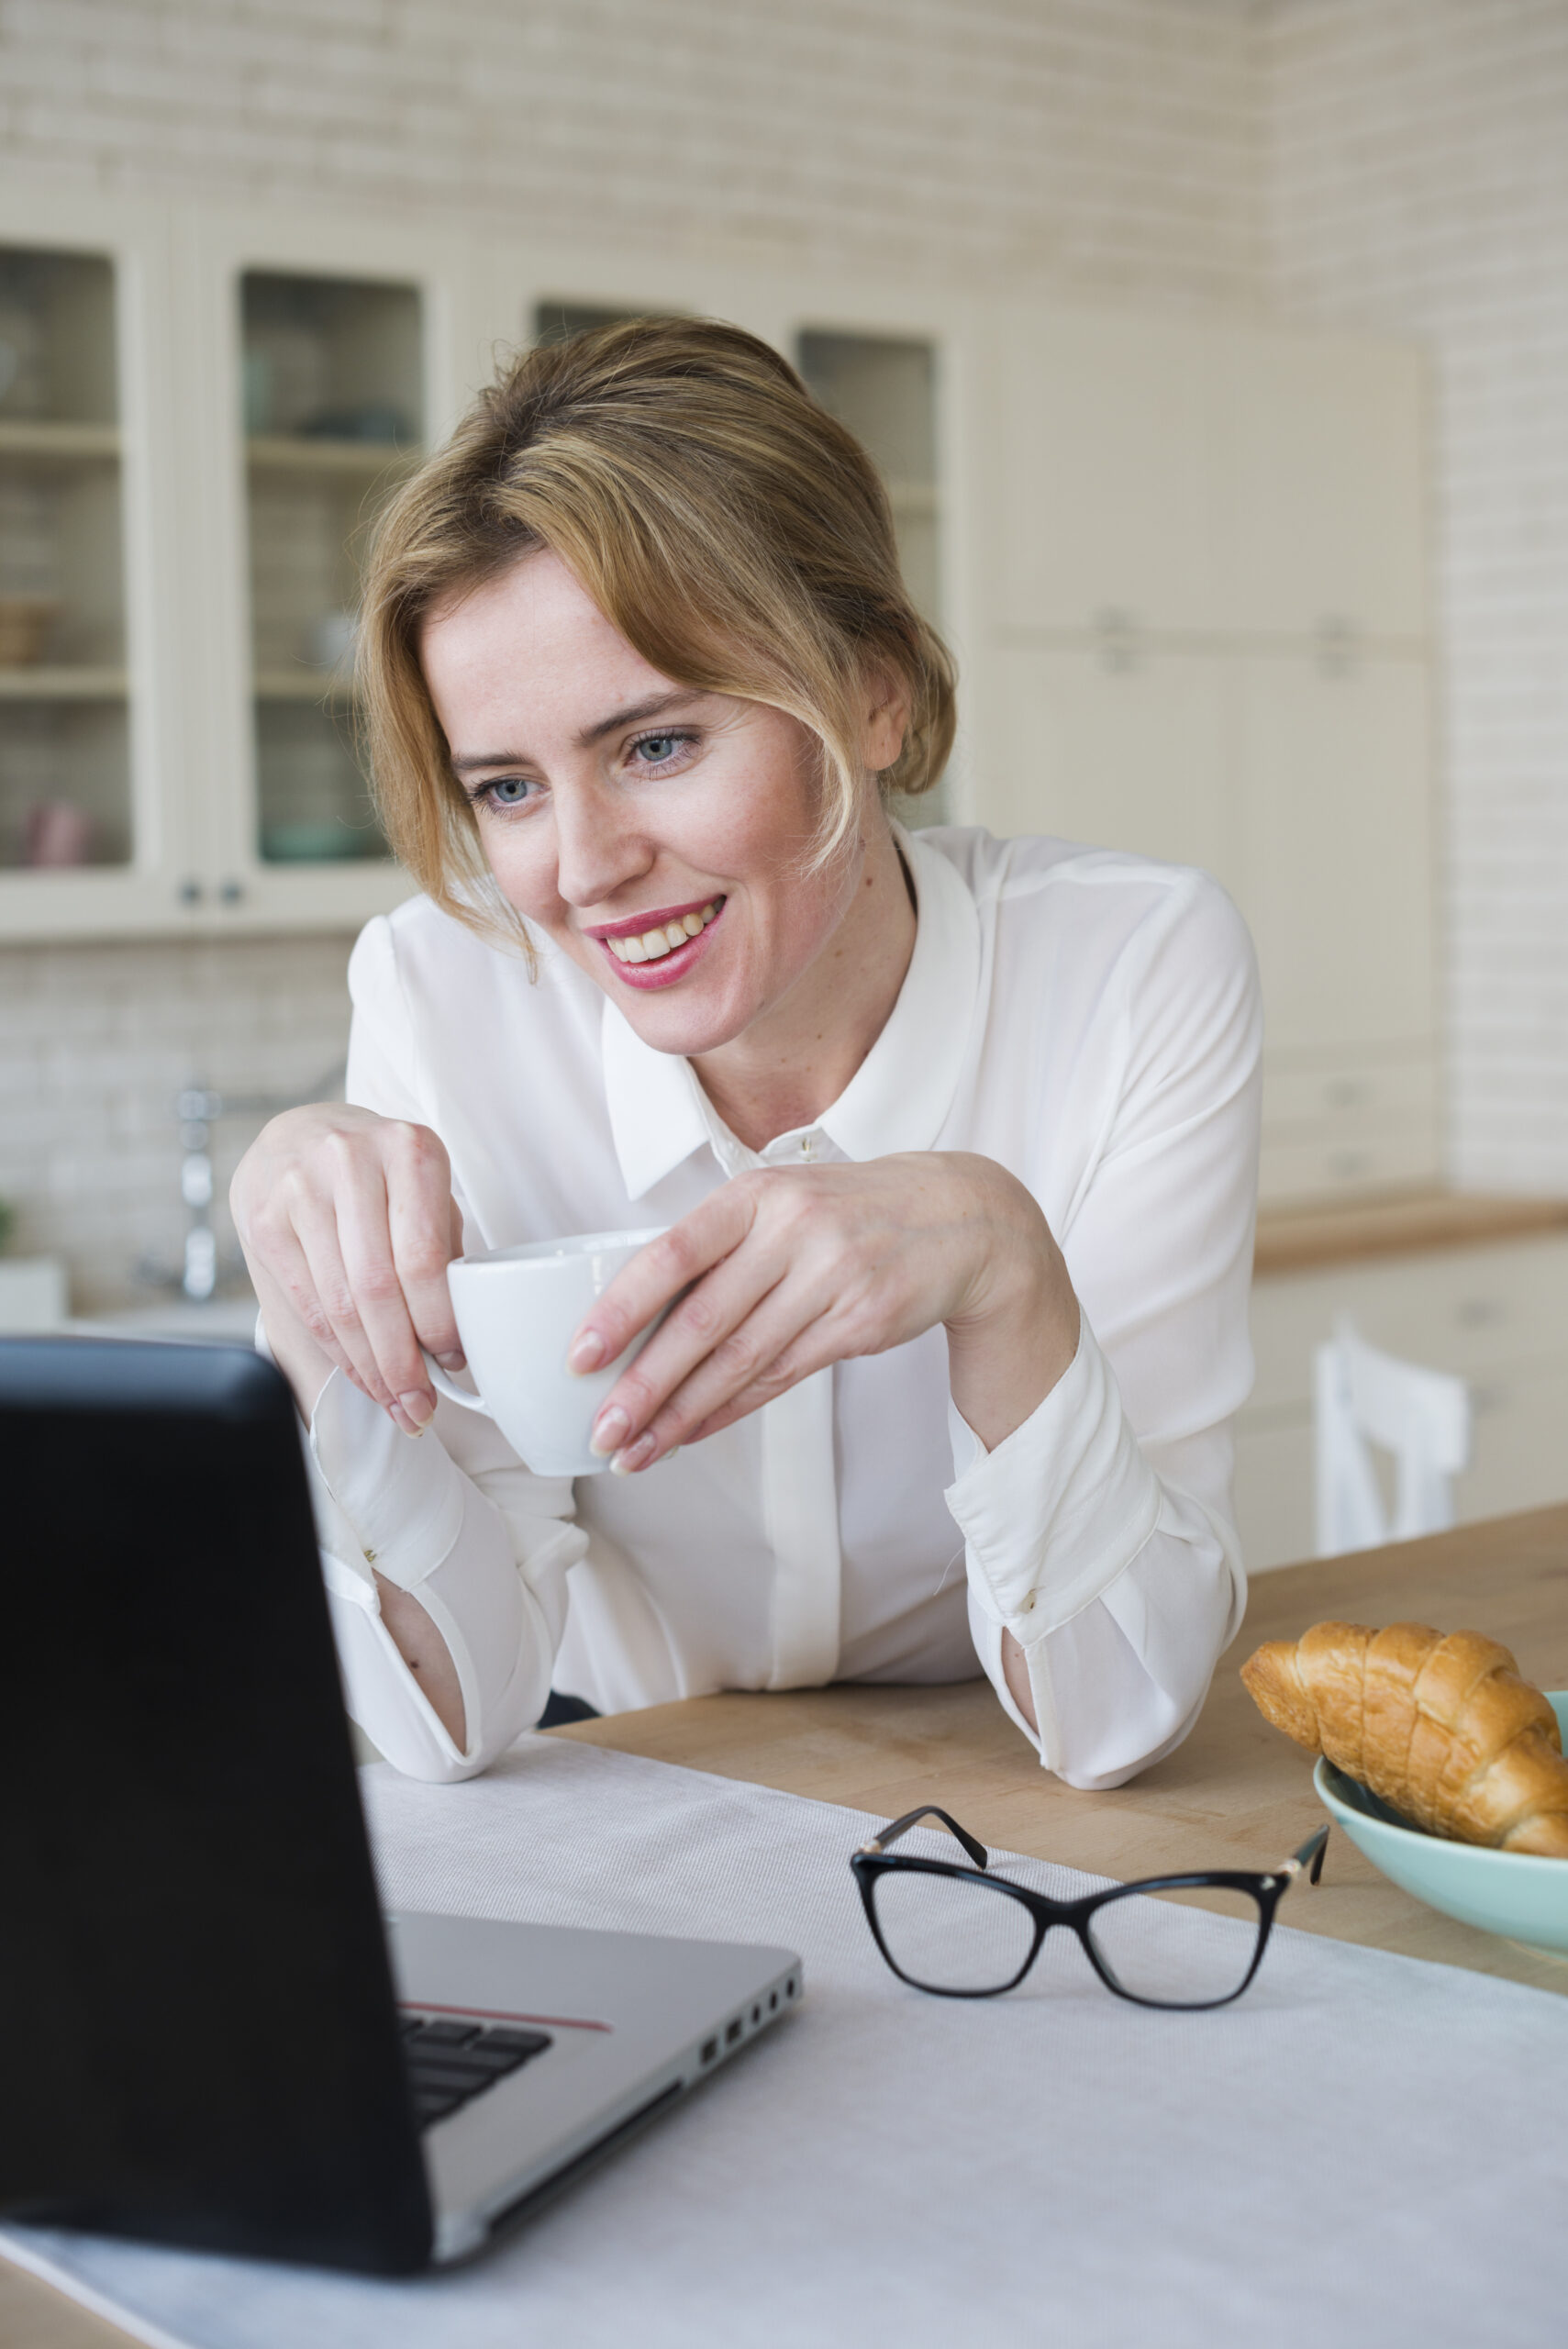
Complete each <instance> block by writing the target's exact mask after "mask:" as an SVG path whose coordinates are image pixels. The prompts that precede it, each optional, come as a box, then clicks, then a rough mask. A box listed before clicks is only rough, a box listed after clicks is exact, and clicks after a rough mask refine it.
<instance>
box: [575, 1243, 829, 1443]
mask: <svg viewBox="0 0 1568 2349" xmlns="http://www.w3.org/2000/svg"><path fill="white" fill-rule="evenodd" d="M833 1321H834V1316H833V1313H832V1310H831V1306H830V1302H828V1300H826V1299H823V1298H820V1297H812V1296H811V1295H810V1293H809V1291H808V1290H807V1288H806V1284H804V1283H798V1284H797V1283H781V1284H780V1285H779V1286H778V1287H776V1288H775V1289H774V1290H773V1291H772V1292H771V1294H770V1295H769V1296H768V1297H766V1298H765V1299H764V1300H763V1302H762V1305H760V1306H759V1308H757V1310H756V1311H755V1312H753V1313H751V1314H749V1315H748V1316H747V1318H746V1319H745V1320H744V1321H742V1322H741V1323H740V1327H739V1328H738V1329H736V1330H733V1331H732V1332H731V1334H730V1335H729V1336H728V1338H726V1339H725V1340H724V1341H722V1342H721V1343H720V1344H719V1345H718V1346H717V1347H716V1348H715V1349H714V1351H713V1353H711V1354H710V1355H708V1356H707V1357H706V1359H705V1360H704V1361H703V1362H702V1363H700V1364H698V1365H697V1367H696V1369H695V1371H694V1372H693V1374H692V1375H691V1376H690V1377H688V1378H686V1379H685V1380H684V1381H683V1382H682V1384H681V1385H680V1386H678V1387H677V1388H676V1389H675V1390H674V1392H673V1394H672V1395H671V1396H670V1397H669V1398H668V1400H667V1401H666V1402H664V1403H663V1404H662V1407H661V1408H658V1409H657V1410H656V1411H655V1412H654V1413H653V1414H652V1416H651V1418H650V1419H649V1420H648V1422H647V1424H646V1425H645V1426H644V1427H643V1429H642V1430H641V1431H640V1433H639V1434H634V1435H631V1436H629V1437H628V1440H627V1441H626V1442H624V1443H623V1444H621V1445H620V1446H619V1447H618V1448H617V1451H616V1453H615V1454H614V1456H613V1458H612V1460H611V1463H610V1465H611V1467H612V1468H614V1469H616V1470H617V1472H618V1473H620V1474H621V1475H628V1474H635V1473H636V1472H637V1471H638V1470H639V1469H641V1468H651V1466H652V1465H653V1464H654V1462H655V1461H656V1460H661V1459H662V1458H663V1457H664V1456H665V1454H666V1453H670V1452H673V1451H675V1450H676V1449H677V1448H678V1447H679V1446H680V1445H681V1444H683V1443H690V1442H695V1441H696V1439H697V1437H698V1435H699V1434H706V1433H711V1432H716V1431H717V1429H718V1428H719V1427H721V1426H723V1427H728V1426H730V1425H732V1424H733V1422H734V1421H735V1420H736V1419H744V1418H745V1417H746V1416H747V1415H748V1414H749V1413H750V1412H751V1411H755V1410H758V1409H760V1408H762V1404H764V1403H766V1402H771V1401H772V1400H773V1397H775V1396H778V1395H784V1394H787V1392H788V1391H789V1389H790V1388H791V1387H792V1386H798V1385H799V1383H800V1381H801V1380H802V1379H803V1378H808V1377H809V1376H810V1375H811V1374H812V1372H813V1371H816V1370H820V1369H822V1368H823V1366H824V1365H825V1364H828V1363H830V1362H836V1361H838V1360H839V1359H840V1356H841V1355H842V1353H843V1352H844V1348H843V1344H842V1341H841V1339H840V1337H838V1336H837V1335H836V1333H835V1331H834V1329H833Z"/></svg>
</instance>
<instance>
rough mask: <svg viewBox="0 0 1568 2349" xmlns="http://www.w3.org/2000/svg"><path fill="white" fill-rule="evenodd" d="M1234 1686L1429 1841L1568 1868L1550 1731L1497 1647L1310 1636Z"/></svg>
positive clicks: (1269, 1653) (1557, 1749) (1328, 1632)
mask: <svg viewBox="0 0 1568 2349" xmlns="http://www.w3.org/2000/svg"><path fill="white" fill-rule="evenodd" d="M1241 1677H1242V1679H1243V1681H1244V1682H1245V1683H1246V1686H1247V1691H1248V1694H1249V1695H1250V1696H1251V1698H1252V1701H1253V1703H1254V1704H1255V1705H1256V1706H1257V1708H1258V1709H1259V1711H1260V1712H1261V1713H1262V1715H1263V1717H1264V1719H1265V1720H1270V1721H1272V1722H1273V1725H1274V1727H1275V1728H1276V1729H1283V1730H1284V1732H1285V1735H1286V1736H1287V1737H1293V1738H1295V1740H1296V1743H1297V1745H1305V1746H1306V1747H1307V1751H1308V1752H1309V1753H1326V1754H1327V1755H1328V1757H1329V1761H1330V1762H1332V1763H1333V1765H1334V1766H1335V1768H1336V1769H1339V1770H1343V1771H1344V1772H1345V1774H1346V1776H1348V1777H1351V1778H1357V1779H1359V1780H1360V1781H1361V1783H1362V1786H1365V1787H1371V1789H1372V1791H1373V1794H1374V1795H1377V1796H1379V1797H1380V1798H1382V1800H1383V1801H1385V1802H1386V1803H1390V1804H1392V1805H1393V1807H1394V1809H1396V1810H1397V1811H1400V1812H1402V1813H1403V1814H1404V1816H1405V1817H1406V1818H1407V1819H1408V1820H1411V1821H1413V1823H1414V1824H1415V1825H1416V1826H1418V1827H1423V1828H1425V1829H1426V1830H1427V1831H1428V1833H1429V1834H1433V1835H1448V1836H1451V1837H1453V1838H1454V1839H1455V1840H1456V1841H1457V1842H1462V1843H1490V1844H1493V1845H1495V1846H1496V1847H1497V1848H1498V1849H1500V1850H1502V1851H1505V1852H1534V1853H1537V1854H1541V1855H1542V1856H1544V1857H1546V1858H1549V1859H1568V1761H1564V1760H1563V1757H1562V1736H1561V1734H1560V1732H1559V1730H1558V1726H1557V1717H1556V1715H1555V1714H1554V1713H1553V1711H1552V1709H1551V1706H1550V1705H1549V1704H1548V1703H1547V1701H1546V1698H1544V1697H1543V1696H1542V1695H1541V1693H1540V1689H1539V1688H1536V1687H1532V1686H1531V1685H1530V1683H1529V1681H1528V1680H1524V1679H1521V1678H1520V1676H1519V1672H1518V1666H1517V1665H1516V1664H1515V1662H1514V1659H1513V1657H1512V1656H1511V1655H1510V1654H1509V1653H1508V1651H1507V1648H1505V1647H1500V1646H1499V1645H1498V1643H1497V1642H1496V1640H1489V1639H1487V1638H1486V1637H1485V1634H1484V1633H1482V1632H1480V1631H1451V1632H1449V1633H1448V1635H1447V1636H1446V1638H1445V1636H1444V1635H1443V1633H1442V1632H1440V1631H1432V1630H1431V1629H1430V1628H1429V1626H1428V1625H1427V1624H1425V1623H1390V1624H1389V1626H1388V1628H1387V1630H1386V1631H1368V1629H1367V1628H1366V1626H1365V1625H1364V1624H1362V1623H1314V1625H1313V1626H1312V1629H1311V1630H1310V1631H1304V1632H1303V1633H1302V1635H1301V1637H1300V1639H1299V1640H1294V1641H1292V1640H1266V1641H1265V1642H1263V1645H1262V1647H1261V1648H1259V1649H1258V1650H1257V1651H1256V1653H1254V1654H1252V1655H1251V1656H1249V1657H1248V1659H1247V1661H1246V1663H1245V1664H1243V1665H1242V1666H1241Z"/></svg>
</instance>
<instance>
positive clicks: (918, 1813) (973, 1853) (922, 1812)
mask: <svg viewBox="0 0 1568 2349" xmlns="http://www.w3.org/2000/svg"><path fill="white" fill-rule="evenodd" d="M922 1819H940V1820H941V1822H942V1825H943V1826H944V1827H945V1828H946V1829H947V1831H948V1833H949V1834H950V1835H956V1836H957V1838H958V1840H959V1842H961V1843H962V1845H963V1848H964V1850H965V1851H966V1852H967V1853H968V1854H969V1856H970V1858H971V1859H972V1860H973V1862H974V1865H975V1866H976V1867H977V1868H983V1867H984V1866H985V1865H987V1864H988V1862H989V1860H990V1857H991V1854H989V1852H987V1850H986V1849H985V1846H984V1843H977V1842H975V1840H974V1838H973V1835H971V1834H969V1833H968V1832H967V1831H966V1830H965V1829H963V1828H962V1827H961V1826H960V1825H959V1823H958V1821H957V1820H956V1819H953V1818H951V1816H950V1815H949V1813H948V1812H947V1811H945V1810H940V1809H938V1807H937V1805H936V1804H935V1803H934V1802H928V1803H922V1804H921V1806H920V1808H919V1809H918V1810H906V1812H905V1814H904V1816H903V1818H902V1819H895V1820H890V1821H889V1822H888V1824H887V1825H886V1826H885V1827H883V1828H879V1829H878V1830H877V1832H876V1833H875V1834H874V1835H873V1837H872V1839H871V1842H869V1843H862V1845H861V1850H862V1852H864V1853H865V1854H867V1855H868V1856H870V1857H874V1856H875V1854H877V1853H879V1852H885V1851H886V1850H887V1848H888V1846H889V1844H891V1843H896V1842H897V1841H898V1838H899V1837H900V1835H907V1833H908V1832H909V1830H910V1829H911V1827H917V1826H918V1825H919V1823H920V1821H921V1820H922Z"/></svg>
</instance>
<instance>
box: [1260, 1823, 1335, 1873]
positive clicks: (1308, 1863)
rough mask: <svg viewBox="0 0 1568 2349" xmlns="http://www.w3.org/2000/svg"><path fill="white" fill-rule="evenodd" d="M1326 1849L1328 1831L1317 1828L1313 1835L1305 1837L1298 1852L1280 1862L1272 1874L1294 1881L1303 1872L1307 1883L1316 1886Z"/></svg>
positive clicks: (1323, 1828) (1324, 1828) (1327, 1845)
mask: <svg viewBox="0 0 1568 2349" xmlns="http://www.w3.org/2000/svg"><path fill="white" fill-rule="evenodd" d="M1328 1848H1329V1830H1328V1829H1327V1828H1326V1827H1319V1829H1318V1831H1317V1833H1316V1834H1315V1835H1309V1836H1308V1837H1307V1841H1306V1842H1305V1843H1303V1844H1302V1846H1301V1848H1300V1850H1299V1851H1296V1852H1293V1853H1292V1854H1291V1856H1290V1858H1289V1859H1288V1860H1282V1861H1281V1862H1280V1864H1279V1866H1278V1867H1277V1868H1276V1869H1275V1870H1274V1874H1275V1875H1276V1876H1290V1877H1291V1878H1292V1879H1293V1880H1294V1878H1295V1877H1296V1876H1300V1875H1301V1874H1302V1873H1303V1872H1304V1871H1305V1873H1306V1876H1307V1883H1308V1884H1316V1883H1317V1881H1318V1877H1319V1876H1321V1875H1322V1873H1323V1854H1324V1853H1325V1852H1326V1851H1327V1850H1328Z"/></svg>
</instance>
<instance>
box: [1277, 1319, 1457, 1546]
mask: <svg viewBox="0 0 1568 2349" xmlns="http://www.w3.org/2000/svg"><path fill="white" fill-rule="evenodd" d="M1315 1371H1316V1377H1315V1394H1316V1426H1315V1431H1314V1436H1315V1453H1316V1471H1317V1503H1318V1556H1319V1557H1320V1558H1331V1557H1335V1556H1337V1555H1338V1554H1339V1553H1340V1551H1343V1550H1371V1549H1375V1548H1376V1547H1377V1546H1378V1545H1379V1544H1380V1543H1382V1542H1411V1541H1414V1540H1416V1538H1417V1537H1418V1535H1420V1534H1423V1533H1441V1532H1442V1531H1444V1530H1445V1528H1446V1527H1448V1526H1451V1524H1452V1523H1453V1487H1452V1484H1451V1479H1452V1478H1453V1477H1454V1476H1457V1475H1459V1474H1460V1472H1461V1471H1462V1469H1464V1468H1465V1467H1467V1466H1468V1465H1469V1463H1470V1419H1471V1413H1470V1389H1469V1387H1468V1386H1466V1385H1465V1383H1464V1381H1463V1379H1462V1378H1454V1377H1451V1376H1450V1375H1449V1374H1448V1373H1447V1372H1446V1371H1440V1370H1424V1369H1422V1367H1421V1366H1420V1364H1418V1363H1413V1362H1400V1361H1399V1360H1398V1359H1397V1358H1396V1356H1395V1355H1393V1354H1385V1353H1380V1352H1379V1351H1378V1349H1377V1348H1376V1347H1375V1346H1369V1345H1368V1344H1367V1343H1366V1342H1365V1341H1364V1340H1363V1339H1362V1338H1360V1337H1358V1336H1357V1334H1356V1331H1355V1329H1354V1328H1353V1326H1352V1325H1351V1322H1349V1321H1347V1320H1340V1321H1338V1322H1336V1324H1335V1327H1334V1335H1333V1337H1332V1338H1331V1339H1330V1340H1329V1343H1328V1344H1327V1345H1323V1346H1319V1347H1318V1350H1317V1354H1316V1358H1315ZM1369 1442H1370V1443H1375V1444H1378V1445H1380V1446H1381V1447H1382V1449H1383V1450H1384V1451H1385V1452H1388V1453H1392V1454H1393V1455H1394V1464H1395V1500H1394V1514H1393V1518H1392V1520H1391V1519H1390V1518H1389V1516H1388V1513H1387V1511H1386V1510H1385V1508H1384V1505H1383V1495H1382V1492H1381V1491H1380V1489H1379V1486H1378V1482H1377V1475H1376V1471H1375V1469H1374V1468H1373V1460H1372V1454H1371V1453H1370V1452H1369V1450H1368V1448H1367V1447H1368V1444H1369Z"/></svg>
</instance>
